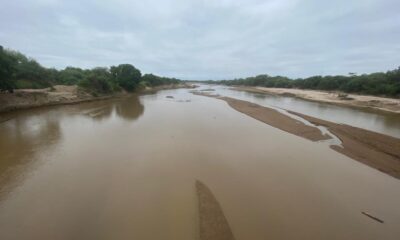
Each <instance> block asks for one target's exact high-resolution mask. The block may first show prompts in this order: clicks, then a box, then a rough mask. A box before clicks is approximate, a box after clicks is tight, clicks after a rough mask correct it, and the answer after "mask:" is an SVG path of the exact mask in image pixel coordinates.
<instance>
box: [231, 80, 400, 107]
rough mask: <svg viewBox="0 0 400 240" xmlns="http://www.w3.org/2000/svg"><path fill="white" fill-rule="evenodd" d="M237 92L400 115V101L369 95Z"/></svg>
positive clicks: (269, 90)
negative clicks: (298, 99) (263, 94)
mask: <svg viewBox="0 0 400 240" xmlns="http://www.w3.org/2000/svg"><path fill="white" fill-rule="evenodd" d="M234 89H235V90H240V91H248V92H254V93H268V94H274V95H282V96H290V97H297V98H301V99H305V100H309V101H316V102H323V103H329V104H336V105H342V106H350V107H359V108H371V109H375V110H379V111H384V112H390V113H400V99H395V98H384V97H376V96H367V95H356V94H343V93H339V92H325V91H317V90H303V89H292V88H266V87H245V86H237V87H235V88H234Z"/></svg>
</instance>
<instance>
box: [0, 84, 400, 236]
mask: <svg viewBox="0 0 400 240" xmlns="http://www.w3.org/2000/svg"><path fill="white" fill-rule="evenodd" d="M167 96H173V98H167ZM196 179H197V180H200V181H202V182H203V183H204V184H206V185H207V186H208V187H209V188H210V189H211V190H212V192H213V193H214V195H215V197H216V199H218V201H219V203H220V205H221V207H222V209H223V212H224V214H225V216H226V219H227V221H228V222H229V225H230V227H231V229H232V232H233V235H234V236H235V238H236V239H238V240H240V239H254V240H256V239H271V240H280V239H282V240H283V239H285V240H286V239H296V240H297V239H328V240H329V239H363V240H365V239H388V240H390V239H393V240H395V239H396V240H397V239H399V237H400V228H399V226H400V206H399V202H400V181H399V180H398V179H395V178H393V177H390V176H388V175H386V174H383V173H381V172H379V171H377V170H375V169H373V168H370V167H368V166H366V165H363V164H361V163H359V162H357V161H354V160H352V159H349V158H347V157H345V156H344V155H341V154H339V153H337V152H335V151H333V150H332V149H330V148H329V146H328V145H327V144H325V143H319V142H311V141H308V140H305V139H303V138H300V137H297V136H294V135H291V134H289V133H286V132H283V131H281V130H278V129H275V128H273V127H271V126H269V125H266V124H264V123H262V122H259V121H257V120H255V119H253V118H250V117H248V116H246V115H244V114H242V113H239V112H237V111H235V110H234V109H232V108H230V107H229V106H228V105H227V104H226V103H225V102H223V101H221V100H218V99H213V98H207V97H203V96H196V95H193V94H191V93H190V91H189V90H187V89H178V90H167V91H161V92H158V93H157V94H153V95H144V96H139V97H138V96H131V97H129V98H123V99H115V100H107V101H99V102H92V103H84V104H78V105H70V106H59V107H47V108H40V109H32V110H25V111H19V112H14V113H11V114H8V115H7V116H4V117H3V122H2V123H1V124H0V239H2V240H9V239H18V240H20V239H22V240H23V239H41V240H42V239H174V240H180V239H182V240H183V239H185V240H187V239H199V234H198V231H199V229H198V212H197V199H196V190H195V182H196ZM362 212H367V213H369V214H371V215H373V216H375V217H378V218H379V219H382V220H383V221H384V223H380V222H377V221H375V220H373V219H371V218H369V217H367V216H366V215H364V214H362Z"/></svg>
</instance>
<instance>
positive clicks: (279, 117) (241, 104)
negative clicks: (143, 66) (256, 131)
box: [193, 92, 331, 142]
mask: <svg viewBox="0 0 400 240" xmlns="http://www.w3.org/2000/svg"><path fill="white" fill-rule="evenodd" d="M193 93H194V94H197V95H202V96H208V97H215V98H218V99H221V100H224V101H226V102H227V103H228V104H229V106H231V107H232V108H234V109H235V110H237V111H239V112H241V113H244V114H246V115H248V116H250V117H252V118H255V119H257V120H259V121H261V122H264V123H266V124H268V125H271V126H273V127H275V128H278V129H281V130H283V131H286V132H289V133H291V134H294V135H296V136H299V137H303V138H306V139H308V140H311V141H314V142H316V141H321V140H327V139H330V138H331V137H330V136H328V135H325V134H322V132H321V131H320V130H319V129H318V128H316V127H312V126H308V125H306V124H304V123H303V122H301V121H299V120H296V119H294V118H291V117H289V116H287V115H285V114H282V113H280V112H279V111H277V110H275V109H272V108H267V107H263V106H260V105H258V104H254V103H251V102H247V101H242V100H238V99H234V98H230V97H221V96H215V95H210V94H206V93H199V92H193Z"/></svg>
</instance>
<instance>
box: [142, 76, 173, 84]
mask: <svg viewBox="0 0 400 240" xmlns="http://www.w3.org/2000/svg"><path fill="white" fill-rule="evenodd" d="M141 81H142V82H143V84H144V85H145V86H159V85H166V84H177V83H179V82H180V80H178V79H176V78H166V77H159V76H156V75H154V74H145V75H144V76H143V77H142V79H141Z"/></svg>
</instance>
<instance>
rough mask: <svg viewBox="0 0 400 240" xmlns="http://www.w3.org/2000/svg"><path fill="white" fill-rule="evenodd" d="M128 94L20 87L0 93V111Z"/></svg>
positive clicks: (150, 91) (157, 89) (57, 86)
mask: <svg viewBox="0 0 400 240" xmlns="http://www.w3.org/2000/svg"><path fill="white" fill-rule="evenodd" d="M190 87H191V86H190V85H187V84H173V85H163V86H158V87H153V88H146V89H142V90H141V91H140V92H139V93H140V94H148V93H155V92H157V91H160V90H166V89H176V88H190ZM126 95H128V93H126V92H121V93H115V94H110V95H102V96H93V95H91V94H89V93H87V92H84V91H82V90H80V89H79V88H78V87H77V86H76V85H73V86H65V85H56V86H53V89H50V88H45V89H20V90H15V91H14V93H0V113H3V112H10V111H14V110H20V109H30V108H35V107H43V106H54V105H67V104H76V103H82V102H90V101H98V100H105V99H110V98H115V97H123V96H126Z"/></svg>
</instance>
